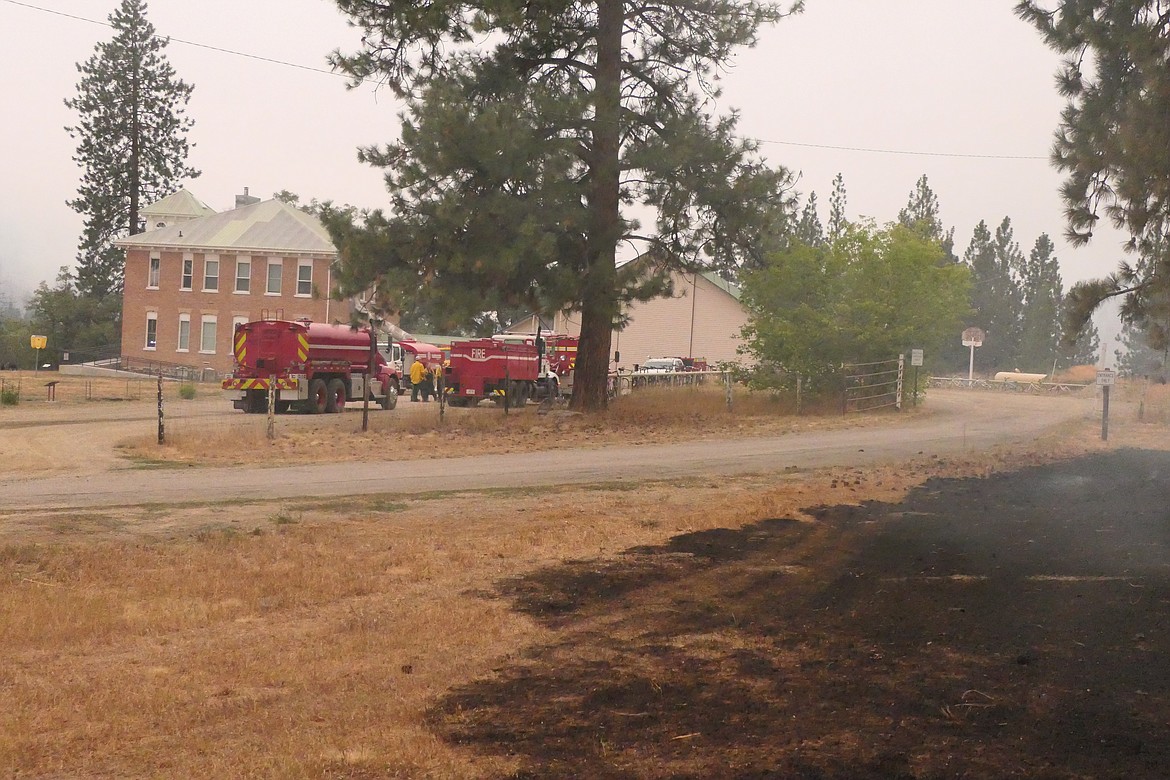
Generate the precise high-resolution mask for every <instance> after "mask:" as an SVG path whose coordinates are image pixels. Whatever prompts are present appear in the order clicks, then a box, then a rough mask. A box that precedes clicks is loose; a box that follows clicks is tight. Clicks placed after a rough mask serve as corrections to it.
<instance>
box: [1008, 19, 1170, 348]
mask: <svg viewBox="0 0 1170 780" xmlns="http://www.w3.org/2000/svg"><path fill="white" fill-rule="evenodd" d="M1016 13H1017V14H1019V16H1020V17H1021V18H1023V19H1024V20H1026V21H1028V22H1030V23H1031V24H1033V25H1034V26H1035V27H1036V28H1037V29H1038V30H1039V31H1040V33H1041V35H1043V37H1044V40H1045V42H1046V43H1047V44H1048V45H1049V46H1050V47H1051V48H1053V49H1054V50H1056V51H1057V52H1060V53H1061V54H1063V55H1064V56H1065V59H1064V61H1063V63H1062V65H1061V68H1060V71H1059V73H1058V75H1057V83H1058V85H1059V88H1060V91H1061V93H1062V94H1063V95H1064V96H1065V97H1066V98H1067V99H1068V103H1067V105H1066V107H1065V109H1064V112H1063V113H1062V115H1061V123H1060V126H1059V127H1058V129H1057V131H1056V140H1055V143H1054V145H1053V150H1052V162H1053V165H1055V166H1056V168H1057V169H1058V170H1060V171H1061V172H1063V173H1064V174H1066V178H1065V181H1064V184H1063V186H1062V187H1061V194H1062V197H1063V199H1064V201H1065V206H1066V208H1065V213H1066V215H1067V231H1066V235H1067V237H1068V238H1069V240H1070V242H1071V243H1072V244H1073V245H1074V246H1077V245H1083V244H1086V243H1088V242H1089V241H1090V240H1091V239H1092V237H1093V233H1094V230H1095V228H1096V225H1097V223H1098V222H1099V221H1100V220H1101V219H1108V220H1109V222H1110V223H1112V224H1113V225H1114V226H1115V227H1117V228H1119V229H1121V230H1123V231H1125V232H1126V233H1127V234H1128V235H1129V240H1128V242H1127V245H1126V247H1127V249H1128V250H1129V251H1131V252H1133V253H1134V255H1135V258H1136V259H1135V260H1133V261H1132V262H1130V261H1126V262H1122V263H1120V264H1119V267H1118V269H1117V271H1116V272H1114V273H1112V274H1109V275H1107V276H1105V277H1102V278H1099V279H1095V280H1090V281H1086V282H1082V283H1079V284H1077V285H1075V286H1074V287H1073V289H1072V290H1070V292H1069V296H1068V297H1069V299H1070V300H1069V309H1068V316H1069V323H1068V325H1069V328H1068V330H1069V333H1070V335H1071V334H1073V333H1075V331H1076V330H1077V329H1078V328H1079V327H1080V326H1082V325H1085V324H1086V323H1088V322H1089V319H1090V317H1091V316H1092V314H1093V312H1094V311H1095V310H1096V308H1097V307H1098V306H1099V305H1100V304H1101V303H1102V302H1103V301H1105V300H1107V299H1109V298H1114V297H1121V298H1122V301H1123V303H1122V308H1121V312H1122V319H1123V321H1126V322H1132V323H1137V322H1139V321H1140V320H1141V318H1142V316H1143V314H1142V309H1143V307H1145V306H1146V305H1147V304H1148V303H1152V302H1155V301H1156V300H1157V299H1158V298H1160V297H1162V295H1163V294H1164V293H1165V291H1167V290H1170V254H1168V253H1167V248H1168V247H1170V245H1168V244H1167V241H1166V238H1167V232H1168V228H1170V124H1168V123H1167V122H1166V119H1165V118H1166V116H1168V115H1170V69H1168V68H1167V67H1166V51H1167V48H1168V47H1170V8H1168V7H1167V4H1166V2H1165V1H1164V0H1075V2H1074V1H1073V0H1064V1H1063V2H1057V3H1052V2H1034V1H1033V0H1022V1H1021V2H1018V3H1017V4H1016Z"/></svg>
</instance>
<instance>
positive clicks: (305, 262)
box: [294, 260, 313, 298]
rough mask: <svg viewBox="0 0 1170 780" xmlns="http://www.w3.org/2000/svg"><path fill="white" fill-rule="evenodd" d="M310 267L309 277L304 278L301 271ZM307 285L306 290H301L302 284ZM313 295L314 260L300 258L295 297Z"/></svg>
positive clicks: (309, 296)
mask: <svg viewBox="0 0 1170 780" xmlns="http://www.w3.org/2000/svg"><path fill="white" fill-rule="evenodd" d="M306 268H307V269H309V278H308V279H302V278H301V271H302V270H304V269H306ZM302 284H304V285H305V291H304V292H301V285H302ZM312 296H313V261H312V260H298V261H297V291H296V295H295V296H294V297H297V298H311V297H312Z"/></svg>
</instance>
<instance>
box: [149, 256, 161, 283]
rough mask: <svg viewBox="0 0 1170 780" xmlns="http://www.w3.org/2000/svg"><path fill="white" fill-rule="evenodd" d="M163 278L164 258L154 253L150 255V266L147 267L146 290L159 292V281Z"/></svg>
mask: <svg viewBox="0 0 1170 780" xmlns="http://www.w3.org/2000/svg"><path fill="white" fill-rule="evenodd" d="M161 278H162V256H161V255H156V254H154V253H153V252H152V253H151V254H150V264H149V265H148V266H147V267H146V289H148V290H157V289H158V282H159V279H161Z"/></svg>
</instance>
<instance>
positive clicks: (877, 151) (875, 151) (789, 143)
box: [758, 138, 1048, 161]
mask: <svg viewBox="0 0 1170 780" xmlns="http://www.w3.org/2000/svg"><path fill="white" fill-rule="evenodd" d="M758 140H759V142H760V143H762V144H780V145H783V146H803V147H807V148H810V149H832V150H833V151H836V152H866V153H867V154H903V155H913V156H917V157H960V158H966V159H974V160H1045V161H1047V160H1048V157H1047V156H1039V155H1033V154H964V153H962V152H918V151H914V150H911V149H873V148H867V147H863V146H831V145H829V144H806V143H799V142H797V141H770V140H768V139H766V138H760V139H758Z"/></svg>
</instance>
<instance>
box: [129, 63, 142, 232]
mask: <svg viewBox="0 0 1170 780" xmlns="http://www.w3.org/2000/svg"><path fill="white" fill-rule="evenodd" d="M131 68H132V69H133V73H131V74H130V84H131V87H130V96H131V97H130V215H129V222H130V225H129V232H128V233H127V234H126V235H128V236H132V235H134V234H136V233H137V232H138V208H139V203H138V188H139V186H140V185H139V178H140V177H139V166H140V164H141V158H142V125H141V121H142V117H141V113H142V112H141V108H140V106H139V104H140V102H141V101H140V99H139V89H140V86H141V83H140V80H141V78H142V73H141V70H140V68H139V58H138V52H137V51H135V53H134V58H133V63H132V64H131Z"/></svg>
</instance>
